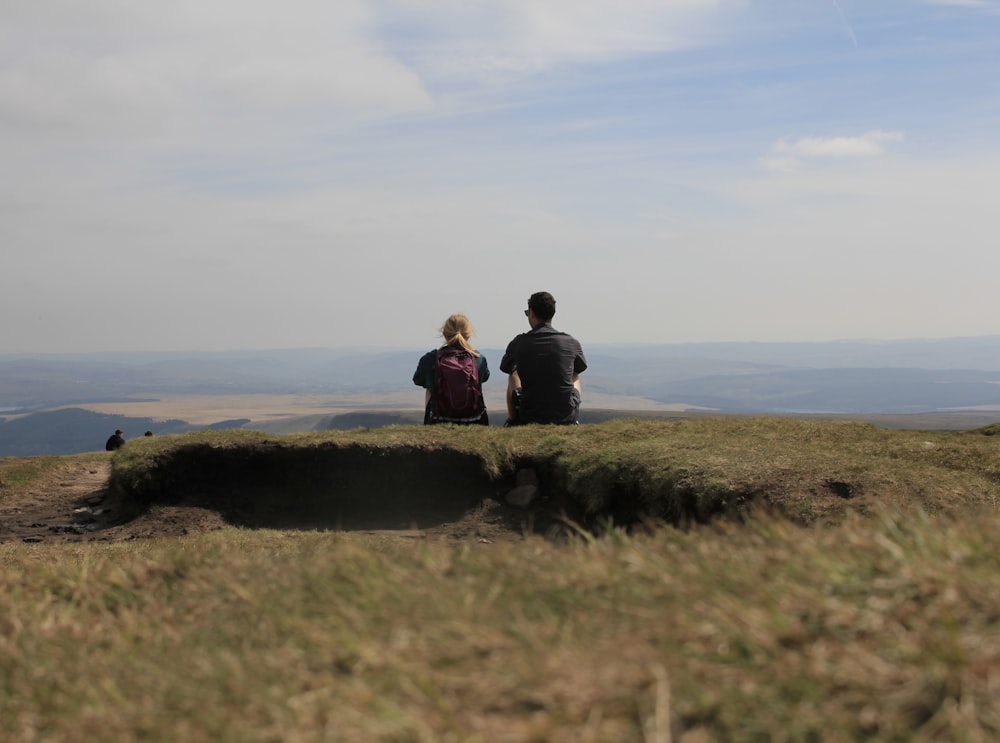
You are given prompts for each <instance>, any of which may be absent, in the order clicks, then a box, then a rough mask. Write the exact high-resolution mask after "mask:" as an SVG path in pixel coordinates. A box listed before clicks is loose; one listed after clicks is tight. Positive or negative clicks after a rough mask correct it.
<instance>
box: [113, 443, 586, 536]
mask: <svg viewBox="0 0 1000 743" xmlns="http://www.w3.org/2000/svg"><path fill="white" fill-rule="evenodd" d="M513 486H514V474H513V473H511V474H510V476H509V477H503V478H501V479H495V478H492V477H490V475H489V474H488V473H487V472H486V471H485V470H484V467H483V463H482V460H481V459H480V458H478V457H476V456H473V455H466V454H463V453H460V452H455V451H452V450H436V451H435V450H431V451H428V450H427V449H419V450H416V449H414V450H413V451H410V450H408V449H406V448H402V449H401V448H392V449H380V448H374V447H365V446H346V447H344V446H330V447H324V446H320V447H314V448H308V449H289V448H283V447H274V448H268V447H264V448H253V449H247V448H232V449H220V448H217V447H210V446H202V445H192V446H184V447H180V448H178V449H175V450H172V451H171V452H170V453H169V455H168V456H166V457H164V458H163V459H162V460H159V461H157V462H156V463H155V465H154V466H153V467H152V468H151V469H149V470H147V471H146V473H145V476H144V478H143V479H142V481H140V482H131V483H125V482H122V480H121V478H118V477H116V475H115V474H114V473H113V474H112V479H111V492H112V493H113V494H114V498H115V500H116V501H117V502H118V504H119V505H120V508H121V512H122V513H127V514H129V515H130V516H131V517H135V516H137V515H139V514H140V513H142V512H144V511H146V510H148V509H149V508H150V507H152V506H189V507H195V508H204V509H211V510H213V511H216V512H217V513H219V514H220V515H221V516H222V518H223V519H224V520H225V521H226V522H227V523H229V524H232V525H235V526H242V527H246V528H274V529H310V530H314V529H320V530H326V529H333V530H343V531H360V530H378V531H393V530H423V531H435V530H438V531H445V532H447V531H448V527H449V526H454V525H460V526H459V527H456V529H455V533H456V535H458V533H459V532H463V533H473V532H474V533H491V532H496V531H497V530H504V531H513V532H518V533H526V532H532V533H546V534H551V533H552V531H553V529H554V528H556V527H558V526H559V525H565V524H567V523H568V522H572V521H573V514H572V513H568V512H569V511H571V510H572V509H569V508H567V504H566V503H565V499H564V498H560V497H559V496H558V495H555V494H552V495H550V494H547V493H544V491H543V492H542V494H541V496H540V497H539V498H538V500H537V501H536V502H535V503H533V504H531V505H530V506H528V507H525V508H514V507H512V506H510V505H508V504H507V503H506V501H505V500H504V496H505V494H506V493H507V492H508V491H509V490H510V489H511V488H512V487H513Z"/></svg>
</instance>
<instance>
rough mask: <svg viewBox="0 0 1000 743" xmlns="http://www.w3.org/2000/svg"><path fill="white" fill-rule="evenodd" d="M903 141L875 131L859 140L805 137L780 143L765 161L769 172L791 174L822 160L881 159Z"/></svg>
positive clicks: (900, 136)
mask: <svg viewBox="0 0 1000 743" xmlns="http://www.w3.org/2000/svg"><path fill="white" fill-rule="evenodd" d="M901 141H903V133H902V132H887V131H871V132H866V133H864V134H862V135H860V136H856V137H802V138H801V139H797V140H795V141H789V140H787V139H783V140H780V141H779V142H776V143H775V144H774V145H773V146H772V147H771V152H770V153H769V154H768V155H767V157H765V158H764V159H763V160H762V164H763V165H764V167H766V168H768V169H769V170H778V171H790V170H794V169H795V168H797V167H798V166H799V165H800V164H801V163H802V161H803V160H807V159H818V158H855V157H878V156H879V155H882V154H885V152H886V146H887V145H889V144H893V143H895V142H901Z"/></svg>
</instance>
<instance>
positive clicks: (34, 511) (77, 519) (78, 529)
mask: <svg viewBox="0 0 1000 743" xmlns="http://www.w3.org/2000/svg"><path fill="white" fill-rule="evenodd" d="M33 461H34V460H33V458H25V459H9V460H0V483H2V482H3V479H4V472H5V471H8V470H10V469H11V468H13V467H15V466H24V465H30V464H31V463H32V462H33ZM110 471H111V465H110V462H108V461H89V462H88V461H76V460H71V459H67V460H65V461H61V462H59V463H58V464H57V465H56V466H55V467H54V468H52V469H48V470H46V471H45V472H44V473H43V474H42V475H41V476H39V477H38V478H37V479H35V480H33V481H32V482H31V483H30V484H29V485H28V486H27V487H26V488H24V489H18V490H17V491H16V492H11V491H10V489H9V488H3V487H0V543H4V542H28V543H60V542H98V541H100V542H118V541H125V540H129V539H141V538H148V537H154V536H179V535H182V534H189V533H192V532H200V531H207V530H210V529H218V528H221V527H222V526H224V525H225V524H224V522H223V521H222V519H221V518H220V517H219V515H218V514H216V513H214V512H212V511H208V510H206V509H201V508H162V509H155V510H154V511H152V512H151V513H148V514H144V515H142V516H140V517H139V518H136V519H133V520H131V521H128V522H125V523H122V520H121V518H120V516H119V514H117V513H115V510H114V509H113V508H111V507H110V506H109V505H108V503H107V482H108V476H109V474H110Z"/></svg>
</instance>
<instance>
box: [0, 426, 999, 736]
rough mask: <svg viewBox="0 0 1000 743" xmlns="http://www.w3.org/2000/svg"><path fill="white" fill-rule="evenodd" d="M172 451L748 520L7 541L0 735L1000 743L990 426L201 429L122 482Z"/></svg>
mask: <svg viewBox="0 0 1000 743" xmlns="http://www.w3.org/2000/svg"><path fill="white" fill-rule="evenodd" d="M188 447H194V448H195V449H196V450H197V451H198V452H201V454H205V453H207V454H208V455H214V454H221V452H224V451H226V450H235V451H238V452H243V453H244V454H246V455H247V456H251V457H254V456H255V457H263V456H271V455H272V454H273V453H274V452H276V451H277V452H282V453H287V451H288V450H291V451H292V452H293V453H294V454H295V455H296V456H302V455H303V452H305V453H306V454H315V453H316V452H329V451H337V450H339V449H341V448H345V449H350V450H351V451H354V452H355V453H357V452H358V451H360V452H362V453H363V454H364V456H369V455H372V456H374V455H375V454H377V453H378V452H379V451H395V450H399V449H401V448H402V449H404V450H405V451H406V452H408V453H409V454H410V455H412V456H415V457H420V456H422V454H423V453H424V452H430V451H440V450H448V451H459V452H462V453H465V454H469V455H475V456H477V457H479V458H480V459H481V460H482V462H483V473H484V474H483V476H484V477H496V478H502V477H505V476H506V473H508V472H509V471H510V470H511V469H512V468H513V467H515V466H516V465H517V463H518V462H523V461H533V462H536V463H537V464H538V466H539V467H540V469H542V470H543V472H544V474H545V476H546V478H547V482H548V486H549V487H561V488H565V491H566V492H567V493H568V494H570V495H571V496H572V497H574V498H580V499H581V502H585V503H587V504H588V506H589V507H591V508H592V510H593V507H594V506H600V505H601V504H606V503H607V501H608V498H609V496H608V495H607V493H608V492H612V493H614V492H618V493H625V492H628V493H633V494H634V491H635V490H636V489H637V490H638V492H639V494H640V495H641V496H642V500H643V503H644V504H645V505H646V506H647V507H651V504H656V503H660V504H662V503H665V502H668V501H670V499H671V498H674V497H679V496H678V495H677V494H678V493H679V494H681V495H683V497H684V498H688V499H693V502H696V501H697V500H698V499H703V500H706V501H708V500H711V499H713V498H731V497H734V494H739V493H743V494H744V495H745V496H746V497H748V498H752V503H753V504H754V508H752V509H750V510H745V511H744V513H743V516H744V518H742V519H740V520H731V519H721V520H719V519H716V520H713V521H711V522H710V523H708V524H707V525H700V526H698V525H695V524H694V522H693V521H690V520H689V521H687V522H686V524H687V526H688V528H684V529H675V528H663V529H659V530H656V531H653V532H642V533H635V534H627V533H625V532H623V531H620V530H615V529H611V530H606V531H603V532H601V533H600V535H594V534H591V533H589V532H587V531H584V530H581V531H580V532H578V535H577V537H575V538H572V539H570V540H568V541H562V542H551V541H545V540H543V539H540V538H536V537H529V538H525V539H524V540H522V541H511V542H497V543H494V544H480V543H477V542H472V541H470V542H458V543H455V542H438V541H419V540H393V539H389V538H385V537H379V536H375V535H366V534H350V533H342V532H308V531H277V530H256V531H250V530H241V529H235V528H230V529H225V530H223V531H219V532H212V533H209V534H205V535H201V536H197V537H189V538H184V539H178V540H172V541H171V540H152V541H145V542H127V543H119V544H112V545H103V546H100V545H0V739H3V740H13V741H34V740H45V741H84V740H87V741H90V740H146V741H173V740H188V741H286V740H287V741H321V740H349V741H354V740H357V741H428V742H429V741H449V740H450V741H508V740H509V741H573V742H576V741H658V742H659V741H666V740H675V741H676V740H685V741H709V740H710V741H886V742H889V741H900V742H901V741H989V740H995V739H997V738H998V736H1000V693H998V690H1000V591H998V590H997V575H998V573H1000V536H998V535H1000V511H998V509H997V507H996V505H997V487H998V484H997V480H998V477H997V467H998V465H1000V462H998V460H1000V456H998V455H1000V451H998V449H997V443H996V440H995V438H994V437H992V436H984V435H982V433H975V432H972V433H967V434H942V433H934V434H931V433H926V432H915V431H894V432H888V431H881V430H877V429H874V428H872V427H870V426H865V425H856V424H842V423H835V424H817V423H799V422H790V421H780V422H775V421H769V420H765V419H750V420H739V421H728V420H720V421H706V422H677V423H667V424H663V423H648V424H647V423H629V422H623V423H615V424H601V425H600V426H581V427H579V429H541V428H539V429H522V430H515V431H499V430H498V431H469V430H450V429H435V430H427V429H423V428H409V429H405V428H400V429H391V430H387V431H355V432H348V433H343V434H330V435H327V434H324V435H315V436H312V435H310V436H292V437H277V438H276V437H267V436H263V435H258V434H245V433H244V434H235V433H233V434H228V433H227V434H204V435H199V436H195V437H177V438H173V437H162V438H161V439H160V440H156V441H149V442H141V441H140V442H135V443H130V445H128V446H127V447H126V448H125V449H123V450H122V451H121V452H120V453H119V454H118V455H116V457H115V459H114V466H115V469H116V476H117V477H118V478H119V481H118V482H119V487H122V488H125V491H124V492H126V493H128V492H148V491H149V485H148V482H149V481H157V478H160V477H163V476H165V473H169V472H170V467H171V465H176V464H178V463H182V462H185V461H189V460H185V459H184V456H185V455H184V452H185V451H188V449H187V448H188ZM213 453H214V454H213ZM279 461H286V460H283V459H279ZM143 483H146V484H145V485H144V484H143ZM831 483H842V486H841V485H838V486H836V487H834V486H833V485H831ZM144 488H145V490H144ZM849 488H854V489H855V492H854V494H850V493H848V492H847V489H849ZM130 489H131V490H130ZM834 491H838V492H839V493H840V494H839V495H838V494H837V493H835V492H834ZM847 496H849V497H847ZM817 501H822V502H823V506H822V507H819V506H816V502H817ZM747 503H748V504H749V503H750V501H747ZM836 504H839V505H838V507H837V508H834V505H836ZM765 505H766V506H767V507H766V508H765V507H763V506H765ZM775 514H778V515H779V517H775ZM780 514H785V515H787V516H790V518H784V517H780Z"/></svg>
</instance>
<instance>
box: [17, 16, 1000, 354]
mask: <svg viewBox="0 0 1000 743" xmlns="http://www.w3.org/2000/svg"><path fill="white" fill-rule="evenodd" d="M0 7H2V10H3V17H4V23H3V24H2V26H0V62H2V64H0V249H2V264H0V353H45V352H58V353H64V352H99V351H178V350H179V351H206V350H230V349H265V348H267V349H271V348H273V349H279V348H304V347H354V346H370V347H388V348H431V347H433V346H435V345H436V344H437V342H438V340H439V336H438V333H437V330H438V328H439V327H440V326H441V324H442V322H443V321H444V320H445V318H446V317H447V316H448V315H450V314H452V313H456V312H461V313H464V314H466V315H468V316H469V318H470V319H471V321H472V324H473V326H474V327H475V329H476V335H475V337H474V338H473V341H474V343H475V344H476V345H478V346H481V347H503V346H504V345H505V344H506V343H507V341H508V340H510V338H511V337H513V336H514V335H515V334H516V333H520V332H523V331H525V330H527V324H526V321H525V318H524V315H523V312H522V311H523V309H524V307H525V306H526V300H527V297H528V296H529V295H530V294H531V293H532V292H535V291H542V290H544V291H549V292H551V293H552V294H553V295H554V296H555V298H556V301H557V314H556V317H555V320H554V323H553V324H554V325H555V326H556V327H557V328H558V329H561V330H565V331H567V332H570V333H572V334H573V335H575V336H576V337H577V338H579V339H580V340H581V342H582V343H583V345H584V348H585V349H586V347H587V344H588V343H601V344H603V343H616V342H622V343H676V342H712V341H826V340H835V339H862V338H864V339H900V338H939V337H949V336H973V335H989V334H996V333H998V332H1000V329H998V326H997V320H996V307H997V302H996V297H997V287H998V286H1000V249H998V248H1000V244H998V240H997V233H998V231H1000V209H998V208H997V207H998V202H1000V189H998V177H1000V0H878V2H873V1H872V0H832V1H831V0H767V1H766V2H765V1H762V2H758V1H756V0H658V1H654V0H627V1H623V0H492V1H490V0H337V1H336V2H328V1H326V0H284V2H281V3H275V2H265V1H264V0H238V1H237V0H213V1H212V2H195V1H194V0H174V1H173V2H161V3H136V2H133V1H132V0H88V2H86V3H81V2H79V1H78V0H0Z"/></svg>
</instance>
